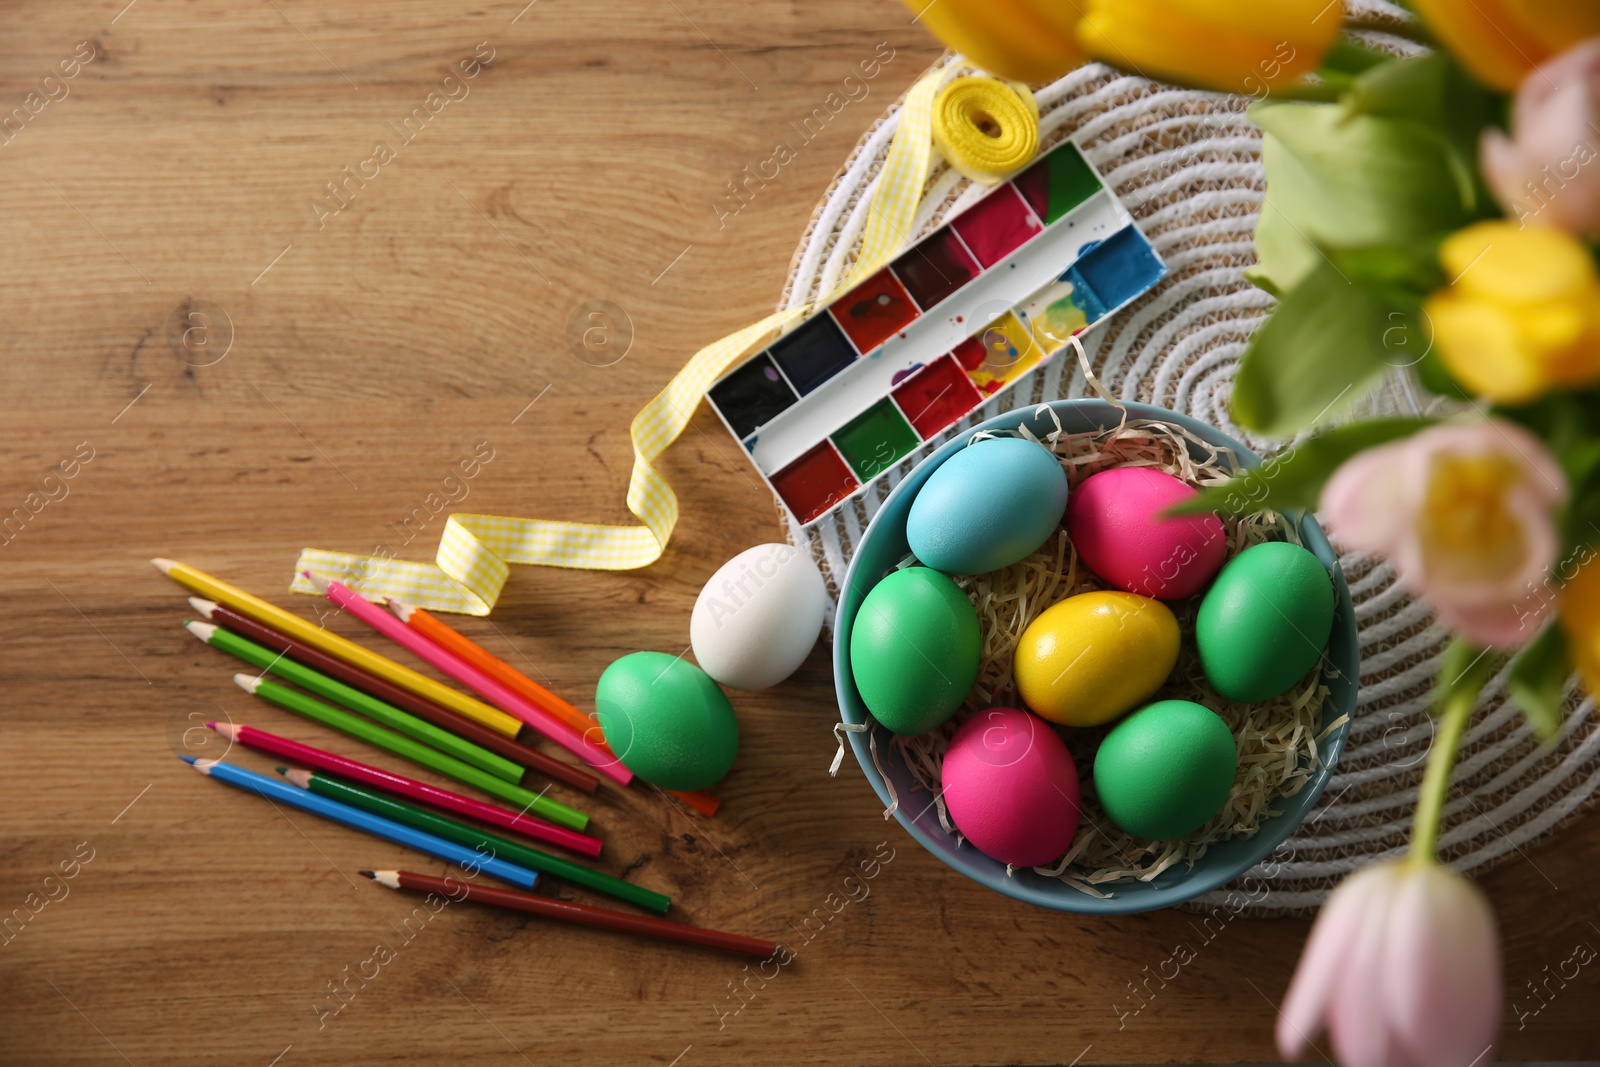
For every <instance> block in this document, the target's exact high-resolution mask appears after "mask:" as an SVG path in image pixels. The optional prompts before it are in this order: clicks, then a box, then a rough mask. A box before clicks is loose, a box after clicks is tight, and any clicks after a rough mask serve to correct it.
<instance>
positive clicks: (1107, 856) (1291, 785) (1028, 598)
mask: <svg viewBox="0 0 1600 1067" xmlns="http://www.w3.org/2000/svg"><path fill="white" fill-rule="evenodd" d="M1044 410H1045V411H1049V409H1048V408H1046V409H1044ZM1023 433H1024V434H1025V435H1027V436H1030V437H1031V436H1032V435H1031V434H1027V430H1026V428H1024V429H1023ZM1040 443H1041V444H1043V445H1045V447H1047V448H1049V449H1050V450H1051V451H1052V452H1054V453H1055V455H1056V457H1057V458H1058V459H1059V460H1060V462H1061V465H1062V467H1063V468H1064V469H1065V470H1066V472H1067V480H1068V482H1069V484H1071V485H1073V486H1076V485H1077V484H1078V483H1079V482H1081V481H1082V480H1083V479H1085V478H1087V477H1089V475H1091V474H1094V473H1096V472H1097V471H1101V470H1105V469H1107V468H1109V467H1154V468H1156V469H1157V470H1162V471H1166V472H1167V473H1169V474H1172V475H1174V476H1175V477H1177V478H1180V479H1182V480H1183V481H1185V482H1187V483H1189V484H1190V485H1196V486H1205V485H1214V484H1217V483H1219V482H1223V481H1226V480H1227V478H1228V477H1229V476H1230V474H1231V473H1232V472H1233V470H1234V467H1235V464H1234V463H1233V457H1232V455H1231V453H1229V452H1227V451H1226V450H1219V449H1217V448H1215V447H1213V446H1212V445H1210V444H1208V443H1206V442H1205V441H1202V440H1200V439H1199V438H1197V437H1195V436H1193V435H1191V434H1189V433H1188V432H1187V431H1185V430H1184V429H1182V428H1181V427H1178V426H1174V425H1171V424H1169V423H1164V422H1157V421H1153V420H1143V419H1127V418H1124V420H1123V422H1122V423H1121V424H1120V425H1118V426H1117V427H1115V428H1113V429H1110V430H1097V431H1094V432H1089V433H1075V434H1069V433H1065V432H1064V431H1063V430H1062V429H1061V427H1060V423H1059V422H1058V423H1057V429H1056V430H1055V431H1054V432H1052V433H1050V434H1049V435H1047V436H1046V437H1045V438H1044V440H1043V441H1041V442H1040ZM1222 523H1223V527H1224V529H1225V530H1226V533H1227V539H1228V541H1227V544H1228V558H1230V559H1231V558H1232V557H1233V556H1234V555H1236V554H1237V553H1238V552H1240V551H1241V550H1243V549H1245V548H1248V547H1249V546H1250V545H1253V544H1257V543H1259V542H1262V541H1269V540H1291V541H1296V542H1298V537H1297V535H1296V531H1295V530H1294V528H1293V527H1292V526H1291V525H1290V524H1288V523H1286V522H1284V521H1283V519H1282V518H1281V517H1280V516H1279V515H1278V514H1277V513H1275V512H1268V511H1262V512H1257V513H1254V514H1250V515H1246V516H1244V517H1242V518H1234V519H1229V518H1224V519H1223V520H1222ZM957 583H958V584H959V585H960V586H961V588H962V589H963V590H964V591H965V592H966V594H967V596H969V597H970V598H971V599H972V603H973V606H974V607H975V608H976V609H977V612H978V623H979V626H980V627H981V628H982V634H983V648H982V652H981V658H980V660H979V667H978V679H977V681H976V682H975V683H974V684H973V686H972V691H971V692H970V693H968V695H967V699H966V702H965V703H964V704H963V706H962V708H961V709H960V710H959V711H958V712H957V713H956V714H955V716H954V717H952V718H951V720H950V721H949V722H947V723H945V724H944V725H943V726H942V727H940V728H938V729H936V730H932V731H930V732H928V733H926V734H921V735H918V736H914V737H895V738H894V739H893V740H892V741H891V742H890V745H891V746H892V747H893V748H895V749H897V750H898V751H899V753H900V756H901V758H902V759H904V760H905V763H906V766H907V768H908V769H909V770H910V772H911V775H912V777H913V778H914V779H915V780H916V781H917V783H918V785H919V786H920V787H921V788H923V789H926V790H928V791H929V792H930V793H932V794H933V796H934V804H935V805H936V807H937V809H938V815H939V822H940V825H942V826H943V827H944V829H945V830H946V832H948V833H951V834H954V835H957V836H958V837H959V831H957V830H956V828H955V826H954V825H953V824H952V823H951V821H950V817H949V813H948V812H947V811H946V810H945V805H944V800H943V798H942V796H941V791H942V786H941V782H940V764H941V762H942V760H943V759H944V752H945V749H946V747H947V746H948V745H949V743H950V738H951V737H952V736H953V735H954V734H955V731H956V727H957V726H959V725H960V724H961V722H962V721H963V720H965V719H966V718H967V717H968V716H969V715H971V714H973V713H974V712H977V711H981V710H983V709H985V708H991V707H995V706H997V705H1011V706H1016V707H1022V706H1024V705H1023V704H1022V703H1021V701H1020V699H1019V697H1018V696H1017V692H1016V686H1015V684H1014V683H1013V680H1012V677H1011V664H1012V657H1013V654H1014V653H1015V651H1016V647H1017V642H1018V639H1019V638H1020V637H1021V636H1022V632H1023V630H1025V629H1026V628H1027V626H1028V624H1029V623H1031V622H1032V621H1033V620H1034V618H1035V617H1037V616H1038V615H1039V613H1040V612H1042V611H1044V609H1045V608H1048V607H1049V606H1050V605H1052V604H1055V603H1057V602H1058V601H1061V600H1063V599H1065V598H1066V597H1069V596H1072V595H1074V594H1077V593H1084V592H1089V591H1091V590H1096V589H1106V588H1109V587H1108V586H1107V585H1106V583H1104V582H1102V581H1101V580H1100V579H1099V578H1097V577H1096V576H1095V575H1094V574H1092V573H1090V571H1089V570H1088V569H1087V568H1086V567H1085V566H1083V564H1082V563H1081V562H1080V561H1079V559H1078V555H1077V551H1076V550H1075V549H1074V548H1073V546H1072V543H1071V541H1070V540H1069V539H1068V537H1067V533H1066V530H1065V528H1061V529H1058V530H1057V531H1056V533H1055V535H1054V536H1053V537H1052V538H1051V539H1050V540H1049V541H1048V542H1046V544H1045V545H1044V546H1043V547H1042V548H1040V549H1039V550H1038V551H1037V552H1035V553H1034V554H1033V555H1031V556H1029V557H1028V558H1027V559H1024V560H1022V561H1021V562H1020V563H1015V564H1013V565H1011V566H1009V567H1006V568H1005V569H1003V570H998V571H994V572H992V573H989V574H980V575H976V576H973V577H968V578H958V579H957ZM1198 600H1199V598H1190V599H1189V600H1186V601H1182V602H1178V603H1174V604H1171V605H1169V606H1170V607H1172V609H1173V612H1174V614H1176V615H1177V618H1178V624H1179V627H1180V629H1181V631H1182V633H1183V635H1184V636H1183V641H1182V643H1181V647H1180V651H1179V654H1178V664H1177V666H1176V667H1175V668H1174V669H1173V672H1172V675H1171V677H1169V678H1168V679H1167V682H1166V684H1165V685H1163V686H1162V687H1161V690H1160V691H1159V692H1158V693H1157V694H1156V696H1155V697H1153V698H1152V699H1155V700H1166V699H1181V700H1192V701H1194V702H1195V703H1197V704H1202V705H1204V706H1205V707H1208V708H1210V709H1212V710H1213V711H1215V712H1216V713H1217V714H1218V715H1220V716H1222V718H1223V720H1224V721H1225V722H1227V724H1228V727H1229V729H1230V730H1232V731H1233V737H1234V742H1235V744H1236V745H1237V747H1238V754H1239V769H1238V773H1237V774H1236V775H1235V777H1234V781H1233V789H1232V791H1231V792H1230V793H1229V795H1228V801H1227V803H1226V804H1224V805H1223V807H1222V810H1221V811H1219V812H1218V813H1217V814H1216V815H1215V816H1214V817H1213V818H1212V819H1211V821H1210V822H1208V823H1206V824H1205V825H1204V826H1202V827H1201V828H1200V829H1199V830H1197V831H1195V832H1194V833H1192V834H1189V835H1188V836H1187V837H1183V838H1178V839H1176V840H1172V841H1150V840H1146V839H1142V838H1137V837H1134V836H1133V835H1131V834H1128V833H1125V832H1123V831H1121V830H1119V829H1117V828H1116V827H1115V826H1113V825H1112V824H1111V822H1110V820H1109V819H1107V818H1106V815H1105V812H1104V810H1103V809H1102V808H1101V807H1100V803H1099V800H1098V799H1097V798H1096V797H1095V795H1094V789H1093V784H1092V780H1091V776H1090V769H1091V768H1092V766H1093V764H1094V755H1095V752H1096V750H1097V749H1098V748H1099V745H1100V739H1101V738H1102V737H1104V736H1105V735H1106V733H1107V732H1108V731H1109V730H1110V728H1111V727H1110V726H1109V725H1108V726H1103V727H1096V728H1087V729H1073V730H1071V731H1070V732H1069V734H1068V735H1067V740H1068V747H1069V749H1070V750H1071V752H1072V756H1073V759H1074V760H1075V761H1076V763H1077V767H1078V776H1079V779H1080V780H1081V781H1082V783H1083V801H1082V810H1081V817H1080V820H1079V824H1078V833H1077V836H1076V838H1075V839H1074V840H1073V842H1072V847H1071V848H1070V849H1068V851H1067V853H1066V854H1065V855H1064V856H1062V857H1061V858H1060V859H1059V860H1058V861H1057V862H1056V863H1055V864H1054V865H1053V866H1050V867H1036V868H1034V870H1035V871H1037V872H1038V873H1039V874H1041V875H1045V876H1047V877H1051V878H1058V879H1060V880H1061V881H1063V882H1065V883H1066V884H1067V885H1070V886H1072V887H1073V888H1074V889H1078V890H1081V891H1082V892H1085V893H1088V894H1090V895H1092V896H1099V897H1103V896H1110V895H1112V891H1114V888H1115V883H1117V882H1119V881H1124V880H1130V879H1139V880H1141V881H1149V880H1151V879H1153V878H1155V877H1156V876H1157V875H1159V874H1160V873H1161V872H1162V871H1165V870H1167V869H1168V868H1169V867H1171V866H1173V865H1174V864H1178V863H1182V864H1186V865H1191V866H1192V865H1193V864H1194V862H1195V861H1196V860H1198V859H1199V858H1200V857H1201V856H1203V855H1204V854H1205V851H1206V849H1207V848H1208V847H1209V846H1210V845H1211V844H1212V843H1213V842H1217V841H1225V840H1228V839H1230V838H1235V837H1250V836H1252V835H1253V834H1255V832H1256V831H1257V830H1258V829H1259V828H1260V826H1261V823H1262V821H1263V820H1265V819H1266V818H1268V817H1269V816H1272V815H1276V814H1277V813H1278V812H1277V810H1276V809H1274V808H1273V802H1274V801H1276V800H1278V799H1279V798H1282V797H1286V796H1292V795H1294V794H1295V793H1297V792H1298V791H1299V790H1300V789H1302V788H1303V787H1304V786H1305V784H1306V783H1307V782H1308V781H1310V780H1311V777H1312V775H1313V774H1314V773H1315V772H1316V770H1317V767H1318V762H1319V758H1320V756H1319V751H1318V743H1319V742H1320V741H1322V740H1323V739H1324V738H1325V737H1326V736H1327V735H1328V733H1330V732H1331V731H1332V730H1333V729H1334V728H1335V727H1336V726H1337V725H1338V723H1337V722H1334V723H1328V724H1322V723H1321V719H1322V710H1323V707H1324V706H1325V704H1326V703H1327V699H1328V687H1327V685H1326V684H1324V680H1323V678H1322V673H1321V672H1322V669H1321V665H1320V664H1319V666H1318V667H1315V668H1313V669H1312V670H1311V671H1310V672H1309V673H1308V674H1307V675H1306V677H1305V678H1303V679H1301V681H1300V682H1299V683H1298V684H1296V685H1295V686H1294V687H1293V688H1291V689H1290V690H1289V691H1288V692H1287V693H1285V694H1283V695H1282V696H1280V697H1278V698H1276V699H1274V700H1269V701H1265V702H1262V703H1257V704H1237V703H1234V702H1232V701H1228V700H1224V699H1223V698H1222V697H1220V696H1218V695H1217V693H1216V691H1215V690H1214V689H1212V688H1211V686H1210V685H1209V684H1207V682H1206V679H1205V676H1204V674H1203V673H1202V672H1201V670H1200V662H1199V658H1198V656H1197V655H1196V653H1195V648H1194V640H1193V636H1192V635H1193V633H1194V616H1195V612H1196V610H1197V609H1198V607H1199V604H1198ZM896 803H898V801H896ZM1011 873H1013V871H1012V870H1011V869H1008V870H1007V874H1011Z"/></svg>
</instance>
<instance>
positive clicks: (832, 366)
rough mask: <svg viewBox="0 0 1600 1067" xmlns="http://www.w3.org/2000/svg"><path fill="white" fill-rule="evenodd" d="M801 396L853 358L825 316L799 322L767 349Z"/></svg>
mask: <svg viewBox="0 0 1600 1067" xmlns="http://www.w3.org/2000/svg"><path fill="white" fill-rule="evenodd" d="M768 351H769V352H770V353H771V355H772V359H773V361H774V362H776V363H777V365H778V367H779V368H780V369H782V371H783V373H784V375H785V376H786V377H788V379H789V381H791V382H793V383H794V387H795V389H796V390H797V391H798V392H799V394H800V395H801V396H805V395H806V394H807V393H809V392H811V391H812V390H813V389H815V388H816V387H817V386H819V385H821V384H822V383H823V382H825V381H827V380H828V379H829V378H832V377H833V376H834V375H835V374H838V373H839V372H840V371H842V370H844V369H845V368H846V367H848V366H849V365H850V364H851V363H853V362H854V361H855V358H856V353H855V350H854V349H853V348H851V347H850V342H849V341H848V340H846V339H845V335H844V333H843V332H841V331H840V329H839V325H838V323H836V322H834V321H833V319H831V318H829V317H828V316H827V315H818V316H817V317H816V318H814V319H809V320H807V321H805V322H803V323H801V324H800V325H799V326H798V327H796V328H795V330H794V332H792V333H790V334H789V335H788V336H787V337H784V338H782V339H780V340H778V341H774V342H773V344H772V347H771V349H769V350H768Z"/></svg>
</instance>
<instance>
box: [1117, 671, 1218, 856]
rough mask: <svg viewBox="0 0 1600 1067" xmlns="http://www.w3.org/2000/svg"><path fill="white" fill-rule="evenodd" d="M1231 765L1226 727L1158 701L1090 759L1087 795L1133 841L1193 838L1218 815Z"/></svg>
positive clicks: (1189, 707) (1212, 717)
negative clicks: (1089, 793) (1090, 788)
mask: <svg viewBox="0 0 1600 1067" xmlns="http://www.w3.org/2000/svg"><path fill="white" fill-rule="evenodd" d="M1238 764H1239V757H1238V754H1237V751H1236V750H1235V747H1234V743H1233V732H1232V731H1231V730H1229V729H1228V724H1227V723H1225V722H1223V721H1222V719H1221V718H1220V717H1219V716H1218V715H1217V714H1216V713H1215V712H1213V711H1212V710H1211V709H1209V708H1206V707H1202V706H1201V705H1199V704H1196V703H1194V702H1193V701H1189V700H1158V701H1156V702H1155V703H1154V704H1147V705H1145V706H1144V707H1142V708H1140V709H1139V710H1138V711H1136V712H1134V713H1133V714H1132V715H1129V716H1128V717H1127V718H1126V719H1123V720H1122V721H1121V722H1119V723H1118V724H1117V725H1116V727H1115V728H1113V729H1112V731H1111V732H1110V733H1109V734H1107V735H1106V736H1105V740H1103V741H1101V742H1100V750H1099V751H1098V752H1096V753H1095V756H1094V791H1095V795H1096V796H1098V797H1099V798H1100V806H1101V807H1103V808H1104V809H1105V811H1106V815H1107V816H1109V817H1110V819H1111V821H1112V822H1114V823H1116V824H1117V825H1118V826H1120V827H1121V828H1122V829H1124V830H1126V831H1127V832H1128V833H1130V834H1133V835H1134V836H1135V837H1148V838H1151V839H1153V840H1156V841H1166V840H1170V839H1171V838H1174V837H1182V836H1183V835H1184V834H1188V833H1193V832H1194V831H1196V830H1198V829H1200V827H1202V826H1204V825H1205V824H1206V821H1207V820H1209V819H1210V818H1211V817H1212V816H1213V815H1215V814H1216V813H1217V812H1218V811H1220V810H1221V809H1222V805H1223V804H1225V803H1226V802H1227V800H1228V792H1229V791H1230V790H1231V789H1232V788H1233V775H1234V772H1235V771H1236V770H1237V769H1238Z"/></svg>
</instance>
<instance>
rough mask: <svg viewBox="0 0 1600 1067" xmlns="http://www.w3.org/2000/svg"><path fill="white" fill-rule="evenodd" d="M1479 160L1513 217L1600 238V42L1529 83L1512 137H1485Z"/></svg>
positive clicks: (1517, 105)
mask: <svg viewBox="0 0 1600 1067" xmlns="http://www.w3.org/2000/svg"><path fill="white" fill-rule="evenodd" d="M1479 156H1480V161H1481V163H1482V165H1483V173H1484V177H1485V179H1486V180H1487V181H1488V183H1489V187H1490V188H1491V189H1493V190H1494V194H1495V197H1496V199H1498V200H1499V201H1500V205H1501V207H1503V208H1504V209H1505V211H1506V214H1508V215H1510V216H1512V217H1513V218H1515V219H1517V220H1518V221H1519V222H1525V223H1529V224H1532V225H1539V226H1555V227H1559V228H1560V229H1563V230H1567V231H1569V232H1571V233H1575V234H1582V235H1586V236H1589V237H1600V40H1589V41H1585V42H1583V43H1582V44H1578V45H1574V46H1573V47H1572V48H1570V49H1568V50H1567V51H1565V52H1563V53H1561V54H1560V55H1559V56H1556V57H1555V58H1554V59H1552V60H1550V61H1549V62H1547V63H1545V64H1544V66H1542V67H1538V68H1537V69H1535V70H1534V71H1533V72H1532V73H1530V74H1529V75H1528V76H1527V77H1526V78H1524V79H1523V81H1522V85H1521V87H1520V88H1518V89H1517V95H1516V98H1515V100H1514V101H1513V104H1512V111H1511V136H1510V137H1507V136H1506V135H1505V134H1503V133H1501V132H1500V131H1499V130H1496V129H1490V130H1487V131H1485V132H1484V135H1483V141H1482V143H1481V145H1480V146H1479Z"/></svg>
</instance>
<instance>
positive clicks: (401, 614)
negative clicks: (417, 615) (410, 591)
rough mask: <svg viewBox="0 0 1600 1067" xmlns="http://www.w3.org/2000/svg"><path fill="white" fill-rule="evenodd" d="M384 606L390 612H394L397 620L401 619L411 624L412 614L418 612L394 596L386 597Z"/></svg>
mask: <svg viewBox="0 0 1600 1067" xmlns="http://www.w3.org/2000/svg"><path fill="white" fill-rule="evenodd" d="M383 604H384V606H385V607H387V608H388V609H389V610H390V611H392V612H394V615H395V618H397V619H399V620H400V621H401V622H410V621H411V616H412V614H413V613H414V612H415V611H416V610H417V609H416V608H414V607H412V606H411V605H410V604H407V603H406V602H405V601H404V600H397V599H395V598H394V597H392V596H386V597H384V598H383Z"/></svg>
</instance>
